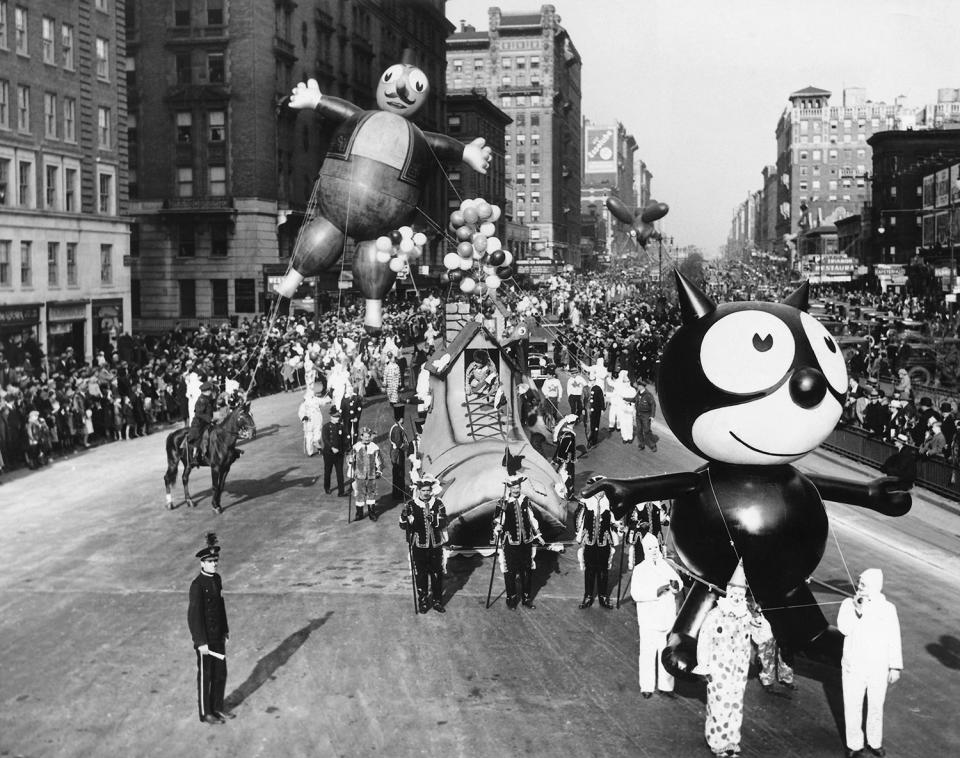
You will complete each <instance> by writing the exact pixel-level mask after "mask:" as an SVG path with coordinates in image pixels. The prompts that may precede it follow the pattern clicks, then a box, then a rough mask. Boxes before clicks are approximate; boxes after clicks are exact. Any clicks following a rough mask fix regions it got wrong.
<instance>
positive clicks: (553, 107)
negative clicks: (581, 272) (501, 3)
mask: <svg viewBox="0 0 960 758" xmlns="http://www.w3.org/2000/svg"><path fill="white" fill-rule="evenodd" d="M488 14H489V31H487V32H477V31H476V29H475V28H474V27H472V26H469V25H466V24H464V25H463V26H462V27H461V29H460V31H458V32H456V33H455V34H453V35H452V36H451V37H450V38H449V39H448V40H447V89H448V91H450V92H458V91H463V90H468V91H469V90H470V89H472V88H474V87H477V88H485V89H486V90H487V96H488V97H489V98H490V99H491V100H493V102H494V103H496V104H497V105H498V106H499V107H500V109H501V110H503V111H504V112H505V113H506V114H507V115H508V116H510V118H511V119H512V120H513V122H512V124H510V126H509V127H508V130H507V134H506V155H505V159H506V167H507V168H506V173H507V179H508V182H510V184H511V185H512V187H513V193H514V197H515V206H514V218H515V220H517V221H521V222H522V223H523V224H524V225H526V226H529V227H530V242H531V246H532V247H533V254H534V255H538V256H541V257H545V258H551V259H553V260H558V261H562V262H564V263H568V264H572V265H574V266H578V267H579V264H580V251H579V245H580V170H579V167H580V100H581V94H580V70H581V59H580V54H579V53H578V52H577V49H576V47H575V46H574V44H573V41H572V40H571V39H570V35H569V34H568V33H567V31H566V30H565V29H564V28H563V27H562V26H561V25H560V16H559V15H557V12H556V9H555V8H554V6H552V5H543V6H541V7H540V11H539V12H538V13H536V12H535V13H502V12H501V11H500V9H499V8H497V7H493V8H490V9H489V11H488Z"/></svg>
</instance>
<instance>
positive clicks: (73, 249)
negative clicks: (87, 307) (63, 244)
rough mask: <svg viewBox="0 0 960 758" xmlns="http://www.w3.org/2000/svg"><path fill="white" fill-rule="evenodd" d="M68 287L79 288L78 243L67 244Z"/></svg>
mask: <svg viewBox="0 0 960 758" xmlns="http://www.w3.org/2000/svg"><path fill="white" fill-rule="evenodd" d="M67 286H68V287H76V286H77V243H76V242H68V243H67Z"/></svg>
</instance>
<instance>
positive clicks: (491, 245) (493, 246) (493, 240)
mask: <svg viewBox="0 0 960 758" xmlns="http://www.w3.org/2000/svg"><path fill="white" fill-rule="evenodd" d="M501 247H503V244H502V243H501V242H500V238H499V237H487V252H488V253H492V252H493V251H494V250H499V249H500V248H501Z"/></svg>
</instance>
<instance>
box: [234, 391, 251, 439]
mask: <svg viewBox="0 0 960 758" xmlns="http://www.w3.org/2000/svg"><path fill="white" fill-rule="evenodd" d="M231 415H232V416H233V418H234V423H235V424H236V427H237V436H238V437H239V438H240V439H242V440H252V439H253V438H254V436H255V435H256V433H257V424H256V422H255V421H254V420H253V416H252V415H251V413H250V401H249V400H248V401H246V402H245V403H243V404H242V405H238V406H237V407H236V408H235V409H234V411H233V413H232V414H231Z"/></svg>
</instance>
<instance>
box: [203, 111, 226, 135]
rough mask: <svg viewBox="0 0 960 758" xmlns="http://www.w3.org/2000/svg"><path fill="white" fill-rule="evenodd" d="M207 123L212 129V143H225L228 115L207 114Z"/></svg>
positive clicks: (215, 112)
mask: <svg viewBox="0 0 960 758" xmlns="http://www.w3.org/2000/svg"><path fill="white" fill-rule="evenodd" d="M207 122H208V124H209V127H210V141H211V142H223V141H224V139H225V137H224V130H225V127H226V113H224V112H223V111H210V112H209V113H208V114H207Z"/></svg>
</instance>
